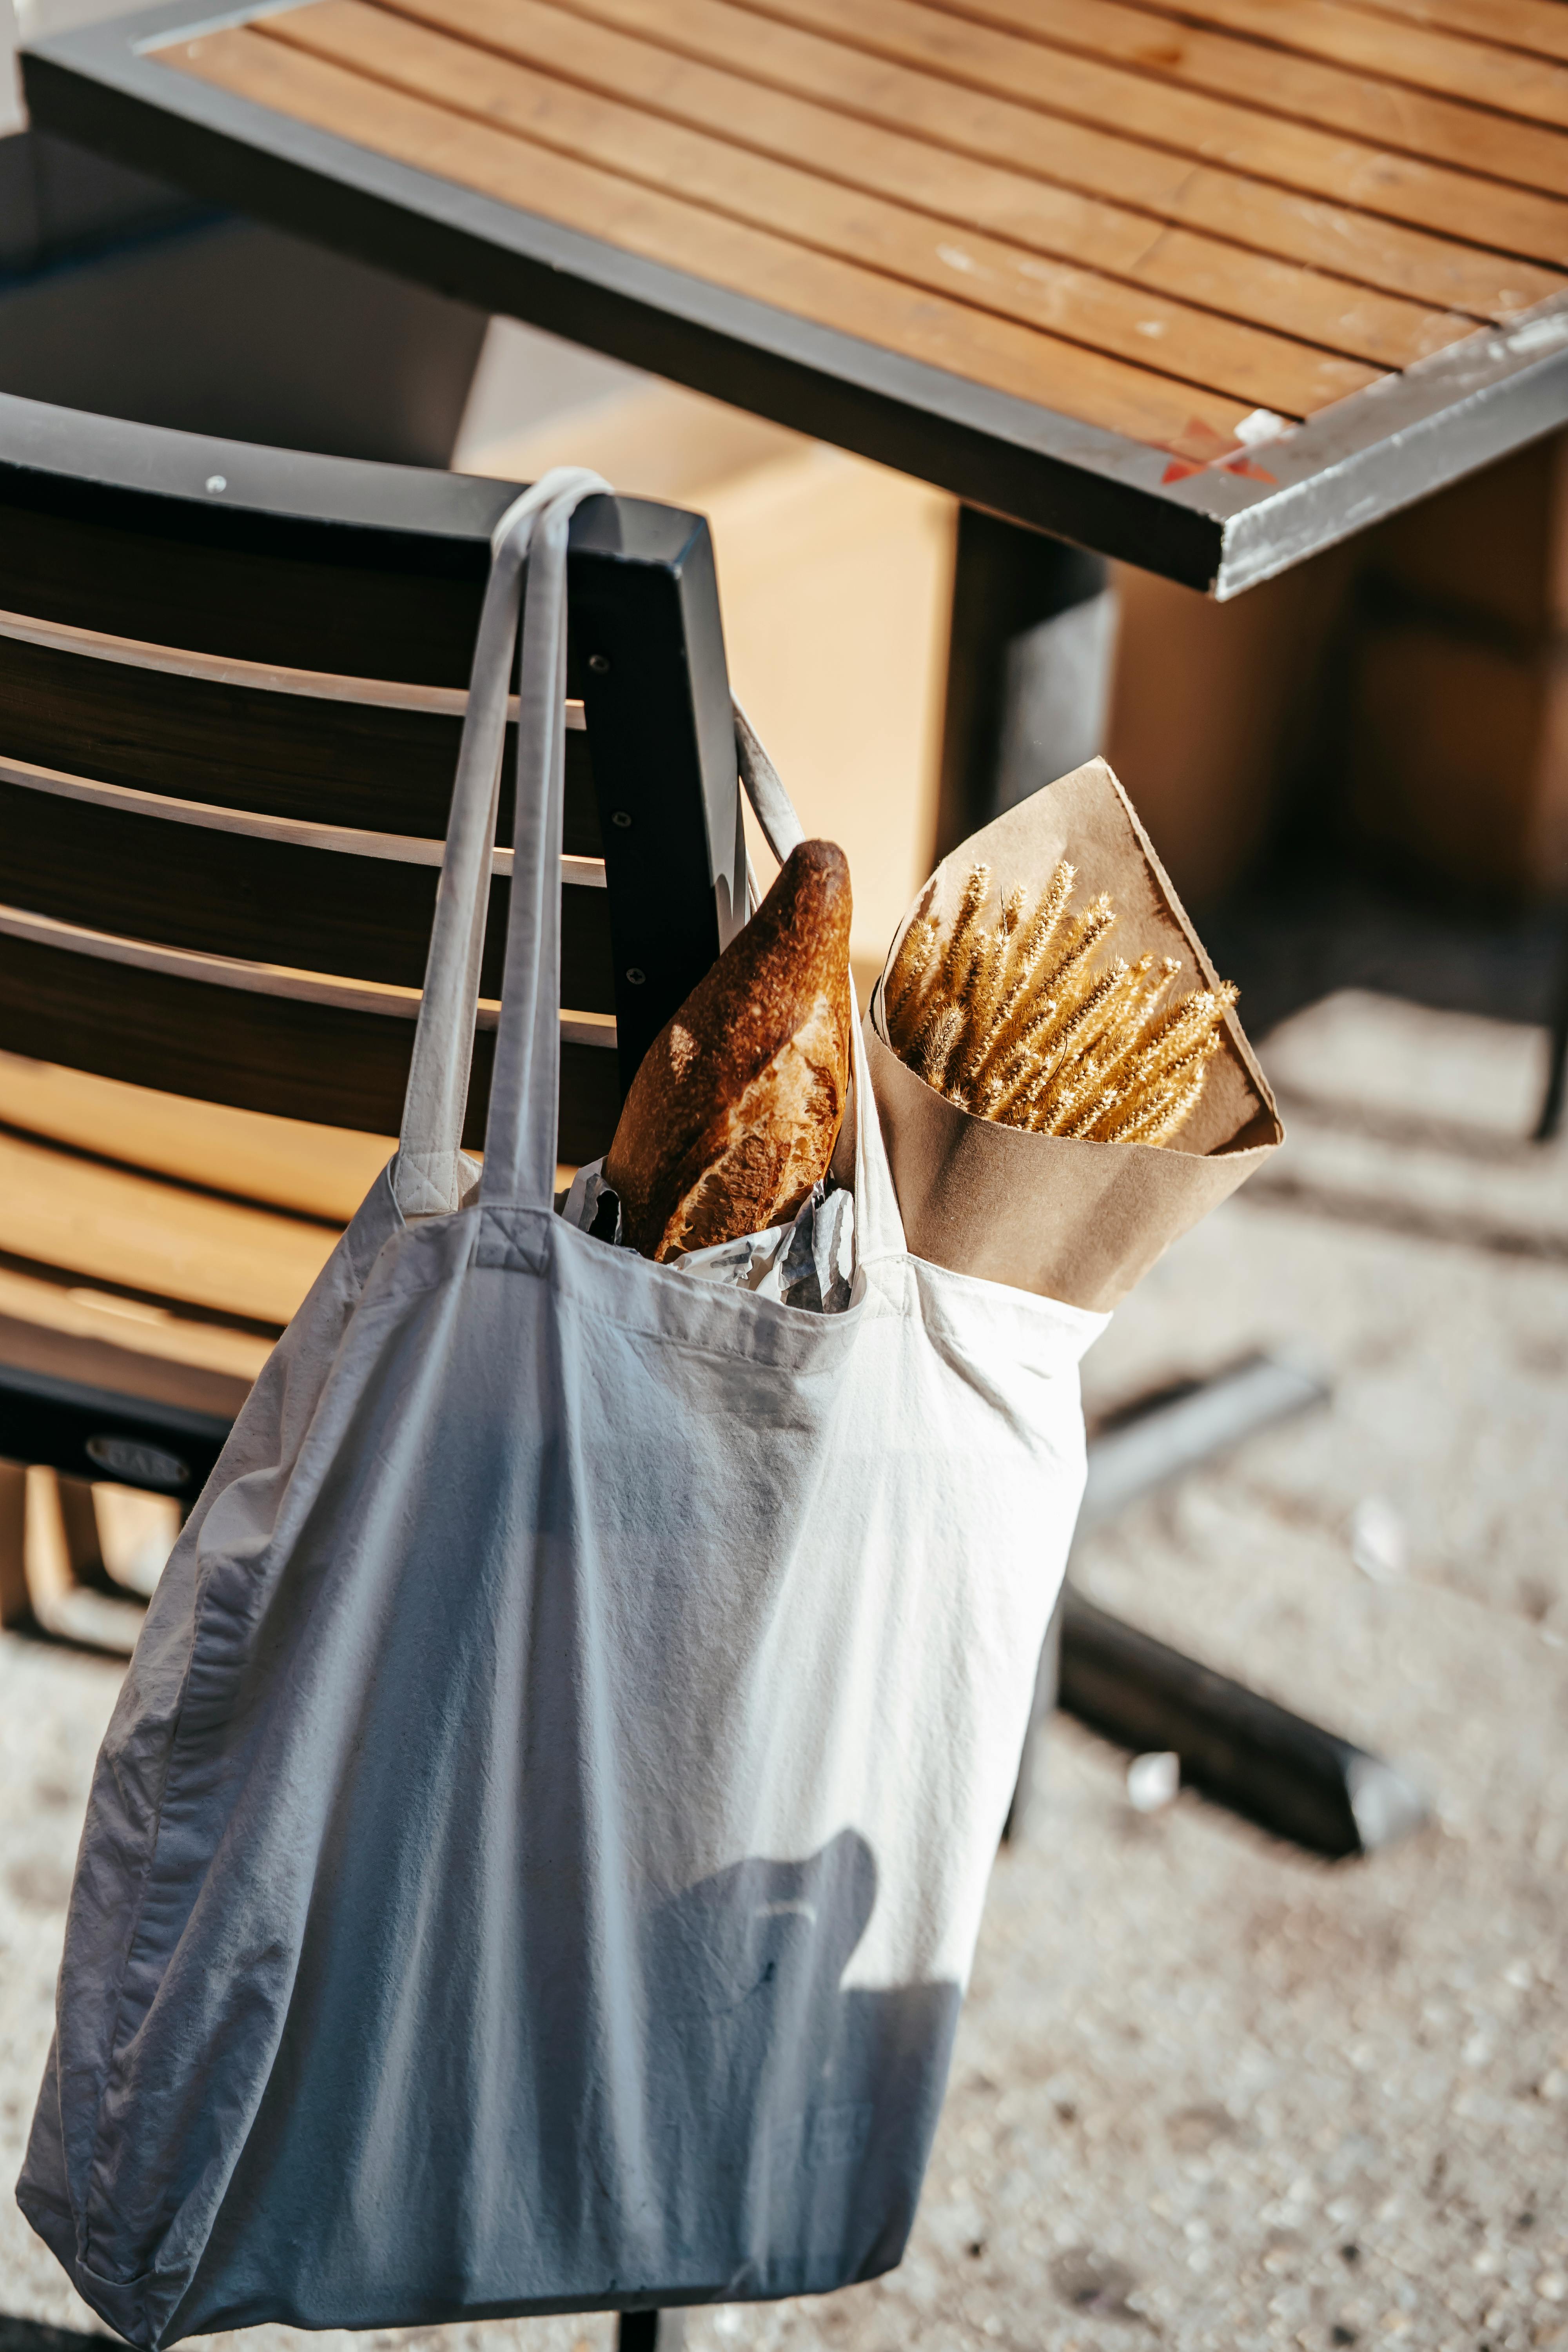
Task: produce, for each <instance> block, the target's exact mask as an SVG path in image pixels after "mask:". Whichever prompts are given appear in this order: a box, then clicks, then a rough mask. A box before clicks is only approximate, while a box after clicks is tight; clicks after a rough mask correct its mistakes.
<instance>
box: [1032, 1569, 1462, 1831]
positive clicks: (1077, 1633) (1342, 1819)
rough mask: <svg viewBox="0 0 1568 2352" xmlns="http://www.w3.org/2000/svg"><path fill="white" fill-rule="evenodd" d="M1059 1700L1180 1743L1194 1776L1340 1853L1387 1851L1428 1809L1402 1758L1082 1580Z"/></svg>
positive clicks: (1135, 1735)
mask: <svg viewBox="0 0 1568 2352" xmlns="http://www.w3.org/2000/svg"><path fill="white" fill-rule="evenodd" d="M1058 1704H1059V1705H1060V1706H1064V1707H1065V1708H1066V1709H1067V1710H1068V1714H1070V1715H1075V1716H1077V1717H1078V1718H1079V1721H1080V1722H1081V1723H1086V1724H1088V1725H1089V1728H1090V1729H1091V1730H1093V1731H1098V1732H1100V1733H1102V1734H1103V1735H1104V1737H1105V1738H1108V1739H1113V1740H1115V1741H1116V1742H1117V1744H1118V1745H1119V1746H1120V1747H1123V1748H1132V1749H1134V1750H1135V1751H1138V1752H1141V1753H1145V1754H1146V1753H1148V1752H1149V1751H1151V1750H1156V1749H1165V1750H1173V1751H1174V1752H1175V1754H1176V1755H1178V1756H1179V1757H1180V1758H1181V1759H1182V1779H1183V1780H1184V1782H1186V1783H1188V1784H1189V1785H1190V1786H1191V1787H1193V1788H1194V1789H1199V1790H1202V1791H1203V1793H1204V1795H1205V1796H1207V1797H1213V1798H1215V1800H1217V1801H1218V1802H1219V1803H1220V1804H1223V1805H1228V1806H1229V1807H1230V1809H1231V1810H1232V1811H1234V1812H1238V1813H1243V1814H1245V1815H1246V1816H1247V1819H1248V1820H1249V1821H1255V1822H1259V1823H1261V1825H1262V1826H1263V1828H1265V1829H1268V1830H1272V1831H1273V1832H1275V1833H1276V1835H1277V1836H1279V1837H1287V1838H1292V1839H1294V1840H1295V1842H1296V1843H1297V1844H1298V1845H1304V1846H1308V1847H1310V1849H1311V1850H1312V1851H1313V1852H1314V1853H1323V1854H1329V1855H1331V1856H1333V1857H1334V1858H1335V1859H1336V1860H1337V1859H1340V1858H1342V1857H1343V1856H1344V1855H1347V1854H1354V1853H1375V1852H1376V1851H1377V1849H1378V1848H1379V1847H1381V1846H1385V1845H1390V1844H1392V1843H1394V1840H1395V1839H1396V1838H1400V1837H1403V1836H1405V1834H1406V1833H1407V1832H1409V1831H1411V1830H1414V1829H1416V1828H1418V1827H1419V1826H1420V1824H1421V1823H1422V1822H1424V1821H1425V1820H1426V1804H1425V1802H1424V1801H1423V1799H1422V1798H1421V1796H1420V1794H1419V1793H1418V1791H1417V1790H1415V1789H1414V1788H1413V1787H1412V1786H1411V1784H1410V1782H1409V1781H1408V1780H1405V1778H1404V1776H1403V1775H1402V1774H1401V1773H1399V1772H1396V1771H1395V1770H1394V1768H1393V1766H1392V1765H1388V1764H1384V1763H1383V1762H1382V1761H1381V1760H1380V1759H1378V1758H1377V1757H1375V1756H1369V1755H1367V1754H1366V1752H1365V1751H1364V1750H1363V1749H1362V1748H1356V1747H1353V1746H1352V1743H1351V1742H1350V1741H1349V1740H1348V1739H1341V1738H1336V1736H1335V1735H1334V1733H1332V1732H1331V1731H1323V1730H1321V1729H1320V1727H1318V1725H1317V1724H1315V1723H1308V1722H1306V1721H1305V1720H1304V1719H1303V1718H1302V1717H1300V1716H1299V1715H1292V1714H1291V1713H1290V1711H1289V1708H1287V1707H1283V1706H1276V1704H1275V1703H1274V1701H1273V1700H1272V1699H1268V1698H1262V1697H1260V1696H1258V1693H1257V1692H1256V1691H1250V1690H1247V1689H1246V1688H1245V1687H1244V1685H1242V1684H1240V1683H1237V1682H1232V1681H1231V1679H1230V1677H1229V1676H1228V1675H1221V1674H1216V1673H1215V1672H1214V1671H1213V1669H1212V1668H1210V1667H1208V1666H1201V1665H1199V1664H1197V1663H1196V1662H1195V1660H1194V1659H1192V1658H1185V1657H1184V1656H1183V1655H1182V1654H1181V1653H1180V1651H1178V1650H1173V1649H1170V1648H1168V1647H1167V1646H1166V1644H1165V1643H1163V1642H1156V1641H1155V1640H1154V1639H1153V1638H1152V1636H1151V1635H1150V1634H1148V1633H1139V1632H1138V1631H1137V1629H1136V1628H1135V1627H1134V1626H1131V1625H1124V1624H1122V1623H1121V1621H1120V1619H1118V1618H1115V1617H1110V1616H1108V1615H1107V1613H1106V1612H1105V1611H1104V1610H1103V1609H1097V1608H1095V1606H1094V1604H1093V1603H1092V1601H1086V1600H1085V1599H1084V1597H1083V1595H1082V1594H1081V1593H1080V1592H1076V1591H1073V1589H1072V1588H1071V1586H1070V1585H1069V1586H1068V1591H1067V1595H1066V1600H1065V1602H1064V1606H1063V1610H1062V1626H1061V1684H1060V1689H1059V1692H1058Z"/></svg>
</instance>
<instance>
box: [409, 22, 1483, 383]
mask: <svg viewBox="0 0 1568 2352" xmlns="http://www.w3.org/2000/svg"><path fill="white" fill-rule="evenodd" d="M611 5H614V0H611ZM639 5H640V12H641V13H642V14H643V15H645V16H647V15H650V14H653V13H655V11H656V10H657V6H658V0H639ZM392 13H395V14H396V15H399V16H406V17H409V18H412V19H413V20H415V21H416V22H418V23H421V24H425V25H428V26H432V27H434V28H436V29H437V30H442V31H446V32H449V33H452V34H454V35H457V36H459V37H461V38H463V39H465V40H468V41H471V42H475V43H477V44H479V46H480V47H482V48H485V49H488V50H492V51H494V52H495V53H496V54H497V55H498V56H500V57H503V58H509V59H511V60H513V61H514V62H518V63H521V64H526V65H531V66H534V67H537V68H541V69H542V70H543V71H546V72H551V73H555V74H563V75H565V76H567V77H568V78H569V79H573V80H574V81H576V82H579V83H581V84H583V85H584V87H586V88H589V89H594V90H596V91H600V92H602V93H605V94H606V95H610V96H613V97H618V98H623V99H627V100H632V101H634V102H635V103H637V105H639V106H640V107H642V108H643V109H645V110H647V111H648V112H651V113H657V114H659V115H663V116H668V118H670V119H671V120H672V121H678V122H680V123H683V124H685V125H687V126H688V127H689V128H691V129H695V130H701V131H715V132H718V133H719V134H720V135H721V136H722V137H723V138H725V139H726V140H728V141H730V142H732V143H734V144H738V145H742V146H745V147H751V148H754V149H756V150H757V151H758V152H760V153H763V154H765V155H770V156H772V157H773V158H774V159H775V160H777V161H780V162H788V163H795V164H796V165H798V166H799V167H801V168H802V169H803V170H809V171H811V172H812V173H816V174H817V175H819V176H820V177H822V178H824V179H826V180H829V181H838V182H842V183H844V184H846V185H848V186H852V187H857V188H861V189H864V190H866V191H868V193H871V194H877V195H879V196H883V197H886V198H888V199H889V200H890V201H892V202H894V203H897V204H900V205H912V206H914V207H916V208H917V209H919V210H920V211H921V212H924V213H927V214H931V215H938V216H939V217H941V218H942V219H945V220H946V221H948V222H951V223H952V224H953V225H955V226H961V227H963V228H964V229H967V230H975V229H978V230H981V231H983V232H986V233H988V234H990V235H992V236H997V237H1000V238H1003V239H1005V240H1006V241H1007V242H1008V243H1009V244H1011V245H1013V246H1015V247H1024V248H1026V250H1027V251H1030V252H1033V253H1036V254H1044V255H1047V256H1051V257H1055V258H1057V259H1058V260H1064V261H1068V262H1073V263H1081V264H1084V265H1085V266H1087V267H1088V268H1091V269H1094V270H1097V271H1103V272H1104V273H1106V274H1107V275H1109V276H1110V277H1125V278H1130V279H1131V280H1132V281H1133V283H1135V284H1142V285H1145V286H1148V287H1150V288H1152V289H1154V290H1157V291H1158V292H1161V293H1163V294H1167V295H1171V296H1173V297H1174V298H1175V299H1178V300H1180V301H1183V302H1186V303H1195V304H1198V305H1201V306H1202V307H1203V308H1205V309H1206V310H1216V311H1219V312H1221V313H1222V314H1224V315H1225V316H1226V317H1229V318H1233V319H1240V320H1248V321H1251V322H1253V323H1255V324H1256V325H1258V326H1261V327H1267V328H1271V329H1274V330H1275V331H1279V332H1280V333H1283V334H1287V335H1289V336H1292V337H1296V338H1300V340H1302V341H1307V342H1310V343H1318V344H1321V345H1324V346H1326V347H1327V348H1328V349H1329V350H1331V351H1337V352H1343V353H1346V354H1349V355H1350V356H1352V357H1355V358H1359V359H1362V360H1365V361H1370V362H1373V364H1374V365H1376V366H1378V367H1382V368H1400V367H1405V366H1408V365H1409V363H1410V362H1411V361H1412V360H1415V359H1421V358H1424V357H1425V356H1426V353H1428V352H1434V351H1439V350H1442V349H1443V348H1445V347H1446V346H1447V344H1449V343H1452V342H1456V341H1458V340H1459V339H1460V338H1461V337H1462V336H1464V335H1467V334H1468V333H1470V332H1471V331H1472V324H1473V322H1472V321H1471V320H1469V319H1468V318H1465V317H1462V316H1459V315H1458V314H1456V313H1455V312H1453V311H1445V310H1429V309H1426V308H1423V307H1421V306H1419V305H1417V304H1415V303H1406V302H1403V301H1400V300H1398V299H1394V298H1392V297H1390V296H1387V295H1382V294H1373V293H1369V292H1368V291H1367V290H1366V289H1364V288H1359V287H1356V286H1354V285H1352V283H1350V282H1349V281H1348V280H1347V279H1345V278H1330V277H1326V276H1324V275H1323V274H1322V273H1321V272H1318V271H1314V270H1306V269H1302V268H1300V267H1298V266H1296V265H1293V264H1289V263H1283V262H1279V261H1275V260H1272V259H1270V258H1269V257H1267V256H1265V255H1262V254H1255V253H1249V252H1247V250H1246V248H1245V247H1240V246H1236V245H1227V244H1225V243H1223V242H1222V241H1221V240H1220V239H1219V238H1217V237H1209V236H1198V235H1194V233H1193V232H1191V231H1189V230H1184V229H1173V230H1171V231H1169V232H1168V233H1167V234H1166V235H1164V236H1157V235H1151V228H1150V223H1149V220H1148V218H1147V216H1146V215H1142V214H1140V213H1135V212H1131V211H1128V210H1127V209H1126V208H1125V207H1123V206H1121V205H1109V204H1105V203H1102V202H1100V201H1097V200H1095V199H1093V198H1089V197H1085V196H1080V195H1079V194H1075V193H1073V192H1072V191H1069V190H1068V189H1064V188H1057V187H1052V186H1050V185H1049V184H1047V183H1045V182H1042V181H1039V180H1036V179H1032V178H1028V177H1026V175H1025V174H1024V173H1019V172H1012V171H1005V170H1002V169H1000V168H998V167H997V166H996V165H994V164H992V163H982V162H981V161H979V160H978V159H977V158H976V157H974V156H972V155H963V154H959V153H956V152H954V151H953V150H952V149H951V148H947V147H942V146H934V145H932V144H931V143H928V142H925V141H923V140H921V139H917V138H910V137H909V136H908V135H906V134H905V133H903V132H901V131H889V130H886V129H884V128H882V127H881V126H880V125H878V124H875V123H868V122H866V121H857V122H856V124H855V126H854V130H853V132H852V133H850V134H849V135H846V123H845V118H844V116H843V115H842V114H841V113H839V112H838V111H837V110H836V109H834V108H832V107H830V106H826V105H823V104H822V103H820V102H817V101H813V100H806V99H801V98H796V97H795V96H794V95H793V94H791V93H789V92H787V91H784V90H780V89H775V88H773V87H770V86H769V85H767V84H765V83H762V82H758V81H754V80H752V79H749V78H747V77H746V76H745V75H744V74H743V73H742V72H739V71H725V70H721V69H720V68H718V67H716V66H714V65H710V64H708V63H706V62H702V61H700V60H699V59H697V58H692V57H690V56H689V55H685V54H682V53H680V52H678V51H676V50H672V49H668V48H665V47H659V46H657V45H656V44H655V43H654V42H653V41H651V40H648V39H647V38H639V37H633V36H632V35H630V34H627V33H623V32H621V31H619V30H618V29H615V28H613V27H611V26H606V25H605V24H604V23H602V22H597V21H595V20H594V19H593V18H591V17H589V16H585V15H583V14H573V13H571V12H570V10H569V9H566V8H563V7H560V6H557V5H550V0H394V5H393V9H392ZM718 13H720V14H721V16H726V17H732V16H733V13H734V12H733V11H730V10H724V11H720V12H718ZM1138 308H1139V310H1140V311H1141V312H1142V315H1141V316H1140V317H1139V318H1138V319H1137V320H1136V321H1135V331H1136V332H1137V333H1138V334H1139V335H1140V336H1141V337H1144V338H1147V339H1149V340H1151V341H1153V340H1158V341H1160V346H1161V357H1162V359H1163V361H1164V362H1166V364H1167V365H1169V366H1171V367H1172V368H1173V369H1180V368H1181V362H1180V361H1179V359H1178V357H1177V352H1178V348H1179V346H1178V345H1177V344H1176V343H1175V342H1173V341H1168V340H1166V338H1167V337H1168V335H1169V329H1168V327H1167V326H1166V325H1165V323H1164V322H1163V320H1161V319H1160V318H1159V317H1158V316H1157V315H1156V313H1155V312H1154V310H1153V309H1152V306H1151V305H1149V304H1147V303H1143V302H1140V304H1139V305H1138ZM1133 348H1134V349H1135V350H1138V353H1139V356H1142V349H1141V348H1140V347H1137V346H1134V347H1133ZM1182 372H1183V373H1186V372H1188V371H1186V370H1182Z"/></svg>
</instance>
